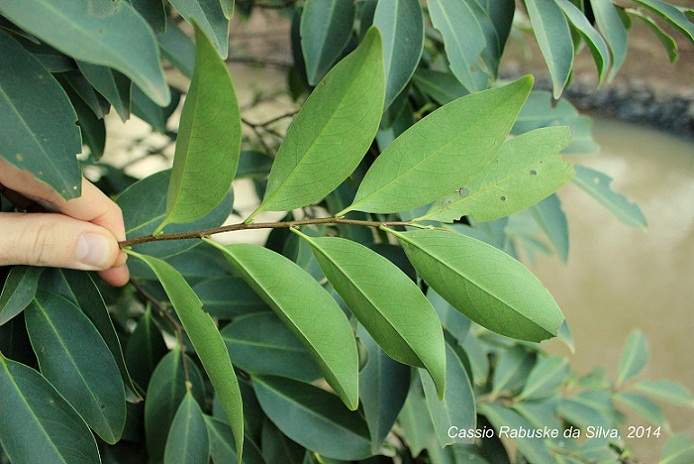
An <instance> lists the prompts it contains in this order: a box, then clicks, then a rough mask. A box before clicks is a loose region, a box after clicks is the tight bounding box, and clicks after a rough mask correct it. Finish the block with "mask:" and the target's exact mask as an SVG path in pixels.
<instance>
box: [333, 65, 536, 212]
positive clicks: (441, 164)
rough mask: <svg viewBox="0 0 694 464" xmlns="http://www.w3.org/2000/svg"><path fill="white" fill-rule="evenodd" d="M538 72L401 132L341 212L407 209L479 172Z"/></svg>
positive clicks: (471, 97) (456, 104)
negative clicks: (352, 200) (533, 75)
mask: <svg viewBox="0 0 694 464" xmlns="http://www.w3.org/2000/svg"><path fill="white" fill-rule="evenodd" d="M532 82H533V81H532V77H531V76H526V77H523V78H521V79H519V80H517V81H515V82H513V83H511V84H508V85H505V86H503V87H499V88H495V89H491V90H486V91H484V92H478V93H475V94H472V95H467V96H465V97H462V98H459V99H458V100H455V101H454V102H451V103H449V104H448V105H445V106H443V107H441V108H439V109H438V110H436V111H434V112H433V113H431V114H430V115H428V116H427V117H426V118H424V119H423V120H421V121H420V122H418V123H417V124H415V125H414V126H412V127H411V128H409V129H408V130H407V131H405V133H404V134H402V135H401V136H400V137H398V138H397V139H396V140H395V141H394V142H393V143H391V144H390V145H389V146H388V148H387V149H386V150H385V151H384V152H383V153H382V154H381V155H380V156H379V157H378V158H377V159H376V162H374V164H373V165H372V166H371V168H370V169H369V170H368V171H367V173H366V175H365V176H364V180H363V181H362V183H361V185H360V186H359V190H358V191H357V195H356V198H355V199H354V203H352V205H351V206H349V207H348V208H346V209H345V210H343V211H342V212H340V213H338V215H340V216H341V215H343V214H344V213H346V212H347V211H351V210H354V209H356V210H359V211H366V212H373V213H391V212H399V211H405V210H408V209H412V208H416V207H417V206H421V205H424V204H426V203H429V202H431V201H433V200H436V199H438V198H440V197H442V196H443V195H445V194H446V193H449V192H452V191H454V190H455V189H457V188H458V187H460V186H461V185H464V184H465V183H466V182H467V181H468V180H469V179H470V178H472V177H474V176H475V175H476V174H477V173H478V172H479V171H480V170H482V169H483V168H484V167H485V166H486V165H487V164H489V163H490V162H492V160H493V158H494V156H495V155H496V153H497V152H498V151H499V149H500V148H501V145H502V144H503V142H504V139H505V138H506V135H508V132H509V130H510V129H511V126H512V125H513V121H515V119H516V116H517V115H518V112H519V111H520V109H521V107H522V106H523V103H524V102H525V99H526V98H527V96H528V94H529V92H530V88H531V87H532Z"/></svg>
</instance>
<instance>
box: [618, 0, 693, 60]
mask: <svg viewBox="0 0 694 464" xmlns="http://www.w3.org/2000/svg"><path fill="white" fill-rule="evenodd" d="M668 6H669V5H668ZM628 12H629V14H630V15H632V16H636V17H637V18H640V19H641V20H642V21H643V22H644V23H645V24H646V26H648V28H649V29H650V30H651V31H652V32H653V34H655V36H656V37H657V38H658V40H659V41H660V43H661V44H662V45H663V47H664V48H665V51H666V52H667V55H668V57H669V58H670V63H673V64H674V63H675V62H676V61H677V58H678V56H677V42H675V39H673V38H672V36H670V34H668V33H667V32H665V31H664V30H663V29H662V28H661V27H660V26H659V25H658V24H657V23H656V22H655V21H653V20H652V19H651V18H650V17H648V16H646V15H645V14H643V13H641V12H640V11H638V10H628ZM685 21H687V19H686V18H685ZM687 23H689V21H687ZM692 40H694V39H692Z"/></svg>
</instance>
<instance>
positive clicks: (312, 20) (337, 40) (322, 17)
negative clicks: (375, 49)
mask: <svg viewBox="0 0 694 464" xmlns="http://www.w3.org/2000/svg"><path fill="white" fill-rule="evenodd" d="M354 13H355V9H354V3H353V2H349V1H344V0H307V1H306V3H305V5H304V9H303V12H302V13H301V32H300V33H301V50H302V55H303V58H304V61H305V63H306V73H307V75H308V82H309V84H311V85H314V86H315V85H317V84H318V83H319V82H320V80H321V79H322V78H323V76H325V74H326V73H327V72H328V71H329V70H330V68H331V67H332V65H333V64H334V63H335V62H336V61H337V60H338V59H339V58H340V55H341V54H342V51H343V50H344V48H345V47H346V46H347V42H349V38H350V36H351V35H352V23H353V22H354Z"/></svg>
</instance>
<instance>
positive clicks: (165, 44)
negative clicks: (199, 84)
mask: <svg viewBox="0 0 694 464" xmlns="http://www.w3.org/2000/svg"><path fill="white" fill-rule="evenodd" d="M157 40H158V41H159V48H160V49H161V54H162V55H163V56H164V58H166V59H167V60H168V61H169V62H171V64H172V65H174V66H176V68H178V70H179V71H181V72H182V73H183V75H184V76H186V77H187V78H188V79H192V78H193V72H195V44H193V41H192V40H191V39H190V37H189V36H188V35H187V34H186V33H185V32H183V31H182V30H181V28H180V27H178V25H177V24H176V23H174V22H173V21H171V18H169V19H167V23H166V31H165V32H160V33H158V34H157Z"/></svg>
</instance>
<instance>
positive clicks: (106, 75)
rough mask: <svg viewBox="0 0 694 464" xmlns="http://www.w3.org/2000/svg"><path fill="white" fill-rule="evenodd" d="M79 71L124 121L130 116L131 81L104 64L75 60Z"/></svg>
mask: <svg viewBox="0 0 694 464" xmlns="http://www.w3.org/2000/svg"><path fill="white" fill-rule="evenodd" d="M77 67H79V70H80V72H82V74H83V75H84V77H85V78H86V79H87V80H88V81H89V83H90V84H91V85H92V86H93V87H94V89H96V90H97V91H98V92H99V93H100V94H101V95H103V96H104V97H105V98H106V100H108V101H109V103H111V105H113V108H114V109H115V110H116V112H117V113H118V116H120V119H121V121H123V122H125V121H126V120H127V119H128V118H130V87H131V85H132V82H131V81H130V79H128V78H127V77H126V76H125V75H123V74H121V73H120V72H118V71H115V70H113V69H110V68H108V67H106V66H99V65H96V64H90V63H87V62H86V61H79V60H78V61H77Z"/></svg>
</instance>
